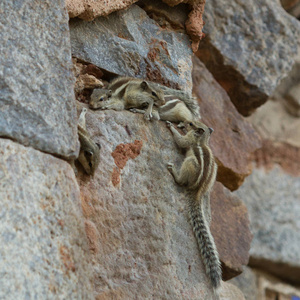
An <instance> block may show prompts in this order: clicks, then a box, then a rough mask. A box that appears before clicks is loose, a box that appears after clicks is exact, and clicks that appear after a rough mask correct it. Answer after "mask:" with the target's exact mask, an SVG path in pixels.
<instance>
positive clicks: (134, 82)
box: [89, 77, 165, 120]
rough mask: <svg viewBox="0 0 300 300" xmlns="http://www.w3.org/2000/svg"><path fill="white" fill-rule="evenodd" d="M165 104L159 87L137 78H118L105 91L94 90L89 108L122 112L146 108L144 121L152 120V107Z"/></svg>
mask: <svg viewBox="0 0 300 300" xmlns="http://www.w3.org/2000/svg"><path fill="white" fill-rule="evenodd" d="M164 103H165V100H164V94H163V91H162V90H161V89H160V88H159V86H157V85H154V84H153V83H152V82H148V81H145V80H142V79H139V78H131V77H118V78H116V79H114V80H113V81H112V82H111V83H110V84H109V85H108V86H107V88H106V89H95V90H94V91H93V93H92V95H91V100H90V102H89V106H90V108H92V109H113V110H118V111H119V110H124V109H131V108H147V109H146V110H145V112H144V118H145V119H146V120H151V119H152V109H153V105H155V106H157V105H163V104H164Z"/></svg>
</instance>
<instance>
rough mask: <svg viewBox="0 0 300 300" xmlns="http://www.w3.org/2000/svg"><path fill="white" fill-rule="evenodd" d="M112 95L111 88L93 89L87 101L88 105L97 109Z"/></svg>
mask: <svg viewBox="0 0 300 300" xmlns="http://www.w3.org/2000/svg"><path fill="white" fill-rule="evenodd" d="M111 95H112V91H111V90H107V89H94V91H93V93H92V95H91V99H90V102H89V107H90V108H92V109H98V108H101V107H103V106H104V105H106V104H107V101H109V99H110V97H111Z"/></svg>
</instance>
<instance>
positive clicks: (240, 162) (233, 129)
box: [193, 57, 261, 190]
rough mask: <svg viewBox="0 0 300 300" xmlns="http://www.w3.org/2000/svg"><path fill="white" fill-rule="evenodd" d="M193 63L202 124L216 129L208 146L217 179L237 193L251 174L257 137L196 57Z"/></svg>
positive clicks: (259, 143) (258, 144)
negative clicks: (216, 170) (210, 148)
mask: <svg viewBox="0 0 300 300" xmlns="http://www.w3.org/2000/svg"><path fill="white" fill-rule="evenodd" d="M193 63H194V68H193V85H194V88H193V91H194V93H195V94H196V96H197V97H198V101H199V104H200V109H201V116H202V121H203V122H204V123H205V124H207V125H208V126H210V127H212V128H213V129H214V130H215V131H214V133H213V135H212V138H211V141H210V145H211V147H212V150H213V153H214V154H215V156H216V158H217V162H218V165H219V169H218V177H217V180H218V181H221V182H222V183H223V184H224V185H225V186H226V187H227V188H229V189H230V190H236V189H237V188H238V187H239V186H240V185H241V184H242V183H243V181H244V179H245V177H246V176H248V175H249V174H250V173H251V168H250V159H251V155H250V154H251V153H253V152H254V151H255V150H256V149H257V148H259V147H260V146H261V142H260V138H259V136H258V134H257V133H256V131H255V130H254V129H253V127H252V125H251V124H250V123H249V122H248V121H246V120H245V119H244V118H243V117H242V116H241V115H240V114H239V113H238V112H237V110H236V108H235V107H234V105H233V104H232V102H231V101H230V99H229V97H228V95H227V94H226V92H225V91H224V89H223V88H222V87H221V86H220V85H219V84H218V83H217V82H216V80H215V79H214V78H213V76H212V75H211V73H210V72H209V71H208V70H207V69H206V68H205V66H204V65H203V64H202V63H201V62H200V60H199V59H198V58H197V57H195V58H194V61H193Z"/></svg>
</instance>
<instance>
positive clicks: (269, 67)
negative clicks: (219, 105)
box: [198, 0, 300, 115]
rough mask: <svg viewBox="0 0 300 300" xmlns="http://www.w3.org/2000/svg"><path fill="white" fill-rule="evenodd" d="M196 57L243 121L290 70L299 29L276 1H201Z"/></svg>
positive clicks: (296, 23) (298, 39)
mask: <svg viewBox="0 0 300 300" xmlns="http://www.w3.org/2000/svg"><path fill="white" fill-rule="evenodd" d="M204 20H205V22H206V23H205V27H204V32H205V33H206V34H207V38H205V39H204V40H203V42H201V43H200V50H199V51H198V53H199V57H200V58H201V60H202V61H203V62H204V63H205V64H206V66H207V67H208V69H209V70H210V71H211V72H212V73H213V75H214V76H215V77H216V78H217V80H218V81H220V82H221V83H222V85H223V86H224V88H225V89H226V91H227V92H228V94H229V95H230V98H231V100H232V101H233V103H234V104H235V106H236V107H237V109H238V110H239V112H240V113H242V114H243V115H249V114H250V113H252V112H253V111H254V109H255V108H256V107H258V106H260V105H261V104H263V103H264V102H265V101H266V100H267V98H268V96H270V95H271V93H272V92H273V91H274V89H275V88H276V86H277V85H278V83H279V82H280V80H281V79H282V78H283V77H285V76H286V75H287V74H288V72H289V71H290V70H291V68H292V65H293V62H294V59H295V57H296V54H297V50H298V45H299V41H300V24H299V21H297V20H296V19H295V18H293V17H292V16H290V15H289V14H287V13H286V12H285V11H284V9H283V8H282V6H281V5H280V3H279V1H273V0H259V1H254V0H251V1H248V0H237V1H233V2H228V1H226V0H221V1H220V0H212V1H207V2H206V5H205V13H204Z"/></svg>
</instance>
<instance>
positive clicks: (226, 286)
mask: <svg viewBox="0 0 300 300" xmlns="http://www.w3.org/2000/svg"><path fill="white" fill-rule="evenodd" d="M220 300H245V297H244V295H243V293H242V292H241V290H239V289H238V288H237V287H236V286H235V285H233V284H231V283H228V282H223V283H222V287H221V290H220ZM247 300H248V299H247Z"/></svg>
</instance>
